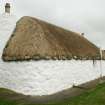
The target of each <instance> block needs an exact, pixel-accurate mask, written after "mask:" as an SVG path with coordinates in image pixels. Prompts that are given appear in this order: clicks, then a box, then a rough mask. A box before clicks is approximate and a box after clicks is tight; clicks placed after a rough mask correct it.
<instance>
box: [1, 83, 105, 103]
mask: <svg viewBox="0 0 105 105" xmlns="http://www.w3.org/2000/svg"><path fill="white" fill-rule="evenodd" d="M24 97H25V96H22V95H19V94H17V93H15V92H13V91H10V90H7V89H0V105H105V83H104V84H100V85H98V86H97V87H96V88H94V89H92V90H89V91H87V92H85V93H83V94H81V95H80V96H76V97H73V98H72V99H70V98H68V99H65V100H62V101H61V102H57V103H56V101H55V102H54V103H48V104H35V103H33V102H31V101H32V100H31V101H30V102H28V100H27V99H28V97H27V99H25V98H24ZM26 100H27V101H26Z"/></svg>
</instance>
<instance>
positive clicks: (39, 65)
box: [0, 60, 105, 95]
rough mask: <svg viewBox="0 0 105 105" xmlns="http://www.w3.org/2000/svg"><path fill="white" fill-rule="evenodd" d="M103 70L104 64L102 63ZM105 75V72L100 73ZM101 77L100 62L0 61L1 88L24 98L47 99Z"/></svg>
mask: <svg viewBox="0 0 105 105" xmlns="http://www.w3.org/2000/svg"><path fill="white" fill-rule="evenodd" d="M102 65H103V68H104V65H105V62H102ZM103 75H105V71H103ZM99 76H100V62H99V61H97V62H96V64H95V65H93V62H92V61H75V60H70V61H30V62H18V63H16V62H14V63H13V62H12V63H4V62H2V61H0V87H4V88H8V89H12V90H15V91H17V92H20V93H23V94H26V95H48V94H53V93H56V92H59V91H62V90H64V89H68V88H70V87H72V85H73V84H76V85H79V84H82V83H85V82H87V81H91V80H94V79H96V78H98V77H99Z"/></svg>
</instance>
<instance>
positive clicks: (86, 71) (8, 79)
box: [0, 14, 105, 95]
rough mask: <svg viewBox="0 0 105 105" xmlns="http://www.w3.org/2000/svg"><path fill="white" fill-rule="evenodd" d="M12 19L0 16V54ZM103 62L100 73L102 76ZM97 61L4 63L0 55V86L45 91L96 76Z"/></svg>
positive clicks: (77, 83) (20, 91) (8, 33)
mask: <svg viewBox="0 0 105 105" xmlns="http://www.w3.org/2000/svg"><path fill="white" fill-rule="evenodd" d="M15 24H16V21H15V19H14V16H12V15H5V14H4V15H2V16H0V56H1V55H2V52H3V48H4V47H5V45H6V42H7V41H8V39H9V37H10V35H11V33H12V31H13V29H14V27H15ZM104 67H105V62H104V61H103V62H102V68H101V69H102V70H103V72H102V74H103V75H104V76H105V71H104ZM101 69H100V61H97V62H96V63H95V65H93V61H80V60H79V61H75V60H66V61H52V60H50V61H43V60H42V61H30V62H11V63H6V62H3V61H2V59H0V87H3V88H8V89H12V90H14V91H16V92H19V93H23V94H26V95H48V94H53V93H56V92H59V91H62V90H64V89H68V88H70V87H72V85H73V84H75V85H79V84H82V83H85V82H87V81H91V80H94V79H96V78H98V77H99V76H100V73H101V72H100V70H101Z"/></svg>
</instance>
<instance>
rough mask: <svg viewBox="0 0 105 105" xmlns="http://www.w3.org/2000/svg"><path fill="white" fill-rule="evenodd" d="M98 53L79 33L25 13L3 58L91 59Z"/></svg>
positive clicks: (5, 59) (7, 59)
mask: <svg viewBox="0 0 105 105" xmlns="http://www.w3.org/2000/svg"><path fill="white" fill-rule="evenodd" d="M97 56H99V49H98V48H97V47H96V46H95V45H94V44H92V43H91V42H89V41H88V40H87V39H86V38H84V37H83V36H82V35H80V34H78V33H75V32H72V31H68V30H65V29H63V28H60V27H57V26H55V25H52V24H49V23H47V22H44V21H41V20H39V19H35V18H32V17H28V16H25V17H22V18H21V19H20V20H19V21H18V22H17V25H16V28H15V30H14V32H13V34H12V36H11V38H10V39H9V41H8V43H7V45H6V47H5V49H4V52H3V56H2V58H3V60H4V61H13V60H30V59H33V60H36V59H71V58H76V59H78V58H80V59H81V58H86V59H91V58H92V59H93V57H94V58H96V57H97ZM98 58H99V57H98Z"/></svg>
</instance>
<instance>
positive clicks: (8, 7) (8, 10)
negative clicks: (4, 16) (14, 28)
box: [5, 3, 11, 14]
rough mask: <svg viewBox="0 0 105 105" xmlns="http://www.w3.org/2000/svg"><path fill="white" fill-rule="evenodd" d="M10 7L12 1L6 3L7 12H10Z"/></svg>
mask: <svg viewBox="0 0 105 105" xmlns="http://www.w3.org/2000/svg"><path fill="white" fill-rule="evenodd" d="M10 8H11V6H10V3H6V4H5V13H8V14H10Z"/></svg>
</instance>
